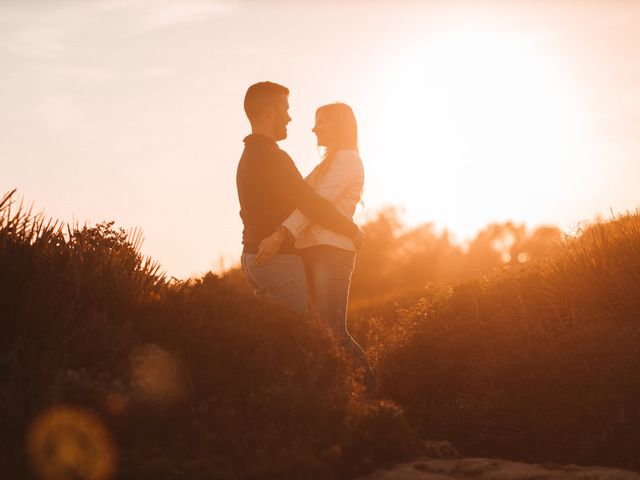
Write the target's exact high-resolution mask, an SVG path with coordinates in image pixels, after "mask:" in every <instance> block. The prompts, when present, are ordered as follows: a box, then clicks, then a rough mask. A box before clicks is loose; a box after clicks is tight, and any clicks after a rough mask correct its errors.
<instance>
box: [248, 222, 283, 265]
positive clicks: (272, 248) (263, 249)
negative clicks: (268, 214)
mask: <svg viewBox="0 0 640 480" xmlns="http://www.w3.org/2000/svg"><path fill="white" fill-rule="evenodd" d="M283 228H284V227H281V228H278V230H276V231H275V232H274V233H272V234H271V235H270V236H268V237H267V238H265V239H264V240H262V241H261V242H260V245H258V255H257V256H256V265H257V266H259V267H262V266H263V265H266V264H267V263H269V262H270V261H271V259H272V258H273V257H274V256H275V255H276V254H277V253H278V252H279V251H280V247H281V246H282V244H283V243H284V241H285V240H286V239H287V234H286V233H285V232H283V230H282V229H283Z"/></svg>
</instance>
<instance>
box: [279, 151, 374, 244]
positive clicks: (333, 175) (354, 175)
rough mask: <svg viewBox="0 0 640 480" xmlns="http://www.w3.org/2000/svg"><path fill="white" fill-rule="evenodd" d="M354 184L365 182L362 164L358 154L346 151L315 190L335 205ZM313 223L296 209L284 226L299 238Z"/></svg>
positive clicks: (336, 160) (337, 157) (335, 160)
mask: <svg viewBox="0 0 640 480" xmlns="http://www.w3.org/2000/svg"><path fill="white" fill-rule="evenodd" d="M354 182H360V184H362V183H363V182H364V172H363V169H362V162H361V161H360V158H359V157H358V155H357V154H356V153H354V152H346V151H345V152H341V153H340V154H339V155H337V156H336V157H335V159H334V161H333V163H332V164H331V168H329V170H328V171H327V172H326V173H325V175H324V176H323V177H322V179H321V180H320V182H319V183H316V185H315V187H314V190H315V192H316V193H317V194H318V195H320V196H321V197H323V198H326V199H327V200H329V201H330V202H331V204H332V205H335V203H336V202H337V201H338V200H339V199H340V198H341V197H342V195H343V194H344V192H345V190H346V189H347V188H349V187H351V186H352V185H353V184H354ZM311 223H313V222H312V221H311V220H310V219H309V218H308V217H307V216H306V215H305V214H304V213H302V211H300V209H296V210H295V211H294V212H293V213H292V214H291V215H289V217H288V218H287V219H286V220H285V221H284V222H282V225H284V226H285V227H286V228H287V230H289V232H291V234H292V235H293V236H294V237H296V238H297V237H299V236H300V233H301V232H302V231H303V230H304V229H305V228H306V227H307V226H308V225H309V224H311Z"/></svg>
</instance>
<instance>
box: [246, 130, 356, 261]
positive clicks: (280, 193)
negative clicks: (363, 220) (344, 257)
mask: <svg viewBox="0 0 640 480" xmlns="http://www.w3.org/2000/svg"><path fill="white" fill-rule="evenodd" d="M236 185H237V187H238V198H239V200H240V217H241V218H242V223H243V224H244V230H243V231H242V244H243V245H244V248H243V250H242V253H258V245H260V242H261V241H262V240H263V239H264V238H266V237H268V236H269V235H271V234H272V233H273V232H275V231H276V229H277V228H278V225H280V224H281V223H282V222H284V221H285V220H286V219H287V217H288V216H289V215H291V213H292V212H293V211H294V210H295V209H296V208H298V209H300V211H302V213H304V214H305V215H306V216H307V217H309V218H310V219H311V220H313V221H314V222H316V223H318V224H320V225H322V226H324V227H327V228H329V229H331V230H333V231H335V232H337V233H341V234H343V235H347V236H348V237H353V236H355V234H356V233H357V231H358V227H357V226H356V225H355V224H354V223H353V222H352V221H351V219H349V218H347V217H345V216H343V215H342V214H341V213H339V212H338V211H337V210H336V209H335V208H334V206H333V205H331V203H330V202H329V201H328V200H326V199H324V198H322V197H321V196H319V195H318V194H317V193H315V191H314V190H313V188H312V187H311V186H309V184H308V183H307V182H305V180H304V178H302V175H300V172H299V171H298V169H297V168H296V166H295V164H294V163H293V160H291V157H289V155H287V153H286V152H284V151H283V150H280V148H278V145H277V144H276V142H275V141H273V140H272V139H271V138H269V137H267V136H266V135H259V134H251V135H249V136H247V137H246V138H245V139H244V152H242V156H241V157H240V163H238V171H237V174H236ZM279 253H282V254H291V253H297V250H296V249H295V248H294V247H293V242H291V241H289V242H286V243H285V244H283V245H282V247H281V248H280V252H279Z"/></svg>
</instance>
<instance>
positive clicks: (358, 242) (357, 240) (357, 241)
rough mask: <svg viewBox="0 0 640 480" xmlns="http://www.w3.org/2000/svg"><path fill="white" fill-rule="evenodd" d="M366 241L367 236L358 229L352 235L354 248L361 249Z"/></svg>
mask: <svg viewBox="0 0 640 480" xmlns="http://www.w3.org/2000/svg"><path fill="white" fill-rule="evenodd" d="M366 243H367V236H366V235H365V233H364V232H363V231H362V230H360V229H358V233H357V234H356V236H355V237H353V244H354V245H355V246H356V250H362V249H363V248H364V245H365V244H366Z"/></svg>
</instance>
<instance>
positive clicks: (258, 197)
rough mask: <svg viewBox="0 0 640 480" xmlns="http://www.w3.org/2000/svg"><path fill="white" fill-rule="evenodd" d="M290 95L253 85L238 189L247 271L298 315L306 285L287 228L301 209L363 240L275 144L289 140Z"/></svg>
mask: <svg viewBox="0 0 640 480" xmlns="http://www.w3.org/2000/svg"><path fill="white" fill-rule="evenodd" d="M288 97H289V90H288V89H287V88H286V87H283V86H282V85H278V84H276V83H272V82H260V83H256V84H254V85H251V86H250V87H249V89H248V90H247V93H246V95H245V98H244V111H245V113H246V114H247V117H248V118H249V122H250V123H251V134H250V135H248V136H247V137H246V138H245V139H244V144H245V148H244V151H243V153H242V156H241V157H240V162H239V163H238V170H237V175H236V186H237V188H238V199H239V200H240V217H241V218H242V223H243V224H244V229H243V231H242V244H243V250H242V257H241V261H242V271H243V273H244V275H245V278H246V279H247V281H248V282H249V284H250V285H251V287H252V288H253V289H254V291H255V293H256V295H267V296H271V297H273V298H275V299H276V300H277V301H279V302H281V303H284V304H286V305H289V306H290V307H291V308H292V309H293V310H294V311H296V312H306V311H307V281H306V277H305V271H304V265H303V263H302V259H301V258H300V255H299V254H298V252H297V251H296V249H295V248H294V246H293V237H292V235H291V233H290V232H289V231H288V230H287V229H286V227H284V226H283V225H282V222H284V220H286V218H287V217H288V216H289V215H290V214H291V213H292V212H293V211H294V210H295V209H296V208H298V209H299V210H300V211H301V212H302V213H304V214H305V215H306V216H307V217H308V218H309V219H311V220H313V221H314V222H316V223H318V224H321V225H323V226H325V227H327V228H329V229H331V230H334V231H335V232H337V233H340V234H343V235H347V236H348V237H351V238H353V239H354V241H355V243H356V244H357V245H361V244H362V242H363V237H364V234H363V233H362V232H361V231H360V229H359V228H358V227H357V226H356V225H355V224H354V223H353V222H352V221H351V219H348V218H347V217H345V216H343V215H342V214H340V213H339V212H338V211H337V210H336V209H335V207H334V206H333V205H332V204H331V203H330V202H329V201H328V200H325V199H324V198H322V197H321V196H319V195H318V194H316V193H315V192H314V190H313V188H312V187H311V186H309V185H308V184H307V182H305V180H304V179H303V178H302V175H300V172H299V171H298V169H297V168H296V166H295V164H294V163H293V160H291V157H289V155H287V153H286V152H284V151H283V150H280V148H279V147H278V145H277V144H276V142H278V141H280V140H284V139H285V138H287V124H288V123H289V122H290V121H291V117H290V116H289V98H288ZM276 230H277V231H278V235H282V237H283V239H284V243H283V244H282V247H281V248H280V251H279V253H278V254H277V255H275V256H274V257H273V258H272V259H271V261H269V263H267V264H264V265H258V263H257V262H256V255H257V253H258V247H259V245H260V242H261V241H262V240H263V239H264V238H266V237H268V236H269V235H271V234H272V233H274V232H275V231H276Z"/></svg>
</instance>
